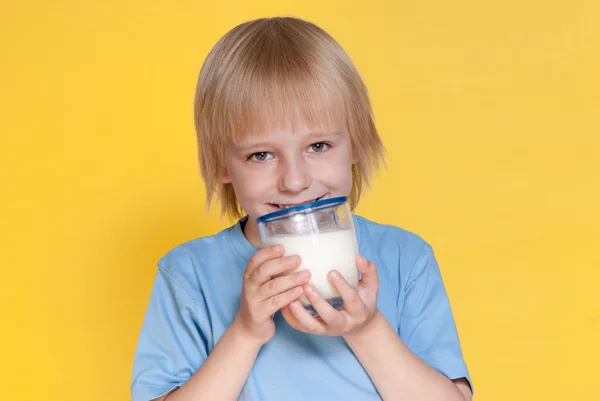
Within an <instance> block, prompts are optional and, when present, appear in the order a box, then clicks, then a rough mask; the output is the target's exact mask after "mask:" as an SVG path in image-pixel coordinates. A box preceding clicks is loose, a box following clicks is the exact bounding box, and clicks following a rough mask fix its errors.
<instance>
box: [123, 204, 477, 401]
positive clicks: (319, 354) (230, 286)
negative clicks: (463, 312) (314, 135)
mask: <svg viewBox="0 0 600 401" xmlns="http://www.w3.org/2000/svg"><path fill="white" fill-rule="evenodd" d="M243 221H244V220H243V219H242V220H240V221H239V222H238V223H237V224H235V225H234V226H232V227H230V228H228V229H225V230H223V231H221V232H220V233H218V234H216V235H213V236H209V237H204V238H199V239H196V240H193V241H190V242H187V243H185V244H182V245H180V246H178V247H176V248H175V249H173V250H171V251H170V252H168V253H167V254H166V255H165V256H164V257H163V258H162V259H161V260H160V261H159V263H158V274H157V276H156V279H155V282H154V286H153V288H152V295H151V298H150V302H149V306H148V309H147V312H146V316H145V319H144V323H143V326H142V330H141V333H140V336H139V342H138V346H137V350H136V353H135V358H134V367H133V382H132V387H131V392H132V397H133V401H148V400H152V399H154V398H157V397H160V396H161V395H163V394H165V393H167V392H168V391H170V390H172V389H173V388H175V387H178V386H182V385H183V384H184V383H185V382H186V381H187V380H188V379H189V378H190V377H191V376H192V375H193V374H194V373H195V372H196V371H197V370H198V369H199V368H200V367H201V366H202V363H203V362H204V361H205V360H206V358H207V357H208V355H209V354H210V352H211V350H212V349H213V348H214V347H215V345H216V344H217V342H218V341H219V339H220V338H221V336H222V335H223V333H224V332H225V330H226V329H227V328H228V327H229V326H230V324H231V323H232V322H233V319H234V317H235V315H236V313H237V311H238V307H239V303H240V295H241V290H242V276H243V273H244V269H245V267H246V264H247V263H248V260H249V259H250V257H251V256H252V255H253V254H254V253H255V252H256V249H255V248H254V247H253V246H252V245H251V244H250V242H248V240H247V239H246V237H245V236H244V234H243V232H242V223H243ZM354 222H355V227H356V233H357V237H358V246H359V253H360V254H361V255H363V256H364V257H366V258H367V259H369V260H371V261H373V262H374V263H375V265H376V266H377V269H378V274H379V281H380V284H379V295H378V301H377V305H378V307H379V310H380V311H381V312H382V314H383V315H384V316H385V317H386V318H387V320H388V321H389V322H390V324H391V325H392V327H395V328H396V329H397V331H398V334H399V335H400V337H401V338H402V340H403V341H404V343H405V344H406V345H407V346H408V347H409V348H410V349H411V350H412V351H413V352H414V353H415V354H416V355H418V356H419V357H420V358H421V359H423V360H424V361H425V362H427V363H428V364H429V365H431V366H432V367H434V368H435V369H437V370H438V371H440V372H441V373H442V374H444V375H445V376H447V377H448V378H450V379H456V378H461V377H465V378H467V380H469V383H470V382H471V380H470V376H469V372H468V370H467V366H466V364H465V362H464V359H463V356H462V352H461V347H460V343H459V339H458V335H457V330H456V327H455V323H454V318H453V316H452V311H451V308H450V303H449V300H448V297H447V294H446V291H445V288H444V285H443V282H442V278H441V275H440V271H439V268H438V265H437V262H436V259H435V257H434V254H433V252H432V249H431V247H430V246H429V245H428V244H427V243H426V242H425V241H423V240H422V239H421V238H420V237H418V236H417V235H415V234H412V233H409V232H407V231H405V230H402V229H400V228H397V227H393V226H388V225H382V224H377V223H374V222H371V221H369V220H367V219H365V218H362V217H359V216H354ZM275 323H276V330H275V335H274V337H273V339H272V340H271V341H269V342H268V343H267V344H265V345H264V346H263V347H262V348H261V350H260V352H259V354H258V357H257V359H256V362H255V364H254V367H253V369H252V371H251V373H250V376H249V377H248V380H247V382H246V385H245V386H244V388H243V391H242V393H241V395H240V398H239V400H241V401H281V400H286V401H296V400H298V401H305V400H315V401H320V400H327V401H337V400H339V401H348V400H361V401H362V400H364V401H370V400H373V401H375V400H378V401H380V400H381V398H380V396H379V394H378V393H377V390H376V388H375V386H374V385H373V383H372V381H371V380H370V378H369V376H368V375H367V373H366V371H365V370H364V368H363V367H362V365H361V364H360V363H359V361H358V360H357V359H356V357H355V356H354V354H353V353H352V351H351V350H350V348H349V347H348V346H347V344H346V342H345V341H344V339H343V338H342V337H328V336H319V335H313V334H306V333H303V332H300V331H297V330H294V329H293V328H291V327H290V326H289V325H288V324H287V322H286V321H285V320H284V319H283V318H282V317H281V314H280V313H277V314H276V315H275Z"/></svg>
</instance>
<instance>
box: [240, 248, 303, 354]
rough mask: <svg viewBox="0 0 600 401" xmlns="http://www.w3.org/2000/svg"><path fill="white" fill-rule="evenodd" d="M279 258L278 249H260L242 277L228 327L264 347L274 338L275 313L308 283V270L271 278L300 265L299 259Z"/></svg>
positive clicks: (281, 252) (279, 251)
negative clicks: (235, 307)
mask: <svg viewBox="0 0 600 401" xmlns="http://www.w3.org/2000/svg"><path fill="white" fill-rule="evenodd" d="M282 255H283V247H282V246H281V245H274V246H272V247H268V248H264V249H260V250H258V251H257V252H256V253H255V254H254V255H253V256H252V258H251V259H250V261H249V262H248V265H247V266H246V271H245V273H244V278H243V282H242V297H241V300H240V308H239V310H238V313H237V315H236V317H235V319H234V321H233V324H232V327H233V328H234V329H238V330H240V332H242V333H244V334H246V335H248V336H249V337H250V338H251V339H252V340H255V341H257V342H258V344H259V345H263V344H265V343H267V342H268V341H269V340H271V338H273V335H274V334H275V323H274V322H273V315H274V314H275V312H277V311H278V310H279V309H281V308H282V307H283V306H285V305H288V304H289V303H290V302H292V301H294V300H296V299H298V297H300V296H301V295H302V294H303V289H302V285H303V284H306V283H307V282H308V280H309V279H310V272H309V271H308V270H303V271H300V272H295V273H292V274H288V275H284V276H281V277H276V278H273V277H274V276H277V275H279V274H281V273H284V272H287V271H289V270H292V269H295V268H296V267H298V266H299V265H300V257H299V256H297V255H293V256H285V257H282Z"/></svg>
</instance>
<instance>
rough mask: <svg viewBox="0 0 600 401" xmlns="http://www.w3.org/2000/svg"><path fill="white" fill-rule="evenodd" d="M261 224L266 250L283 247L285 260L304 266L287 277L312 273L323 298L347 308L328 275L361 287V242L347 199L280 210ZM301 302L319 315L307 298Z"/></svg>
mask: <svg viewBox="0 0 600 401" xmlns="http://www.w3.org/2000/svg"><path fill="white" fill-rule="evenodd" d="M257 224H258V229H259V232H260V238H261V241H262V244H263V246H264V247H268V246H272V245H275V244H280V245H282V246H283V248H284V256H288V255H299V256H300V259H301V264H300V266H298V267H297V268H296V269H294V270H292V271H289V272H286V273H284V274H290V273H293V272H297V271H300V270H305V269H306V270H310V272H311V279H310V283H312V284H313V285H314V286H315V287H316V288H317V290H318V291H319V293H320V294H321V296H323V297H324V298H325V299H326V300H327V301H328V302H329V303H330V304H331V305H332V306H333V307H334V308H336V309H338V310H340V309H342V308H343V300H342V298H341V297H340V294H339V293H338V291H337V290H336V289H335V287H334V286H333V285H332V284H331V282H330V281H329V279H328V278H327V274H328V273H329V271H331V270H333V269H335V270H337V271H339V272H340V273H341V274H342V276H343V277H344V278H345V279H346V281H347V282H348V283H349V284H350V286H352V287H353V288H354V289H356V287H357V286H358V279H359V277H358V276H359V274H358V268H357V266H356V256H357V255H358V242H357V238H356V231H355V229H354V222H353V219H352V213H351V212H350V207H349V205H348V198H347V197H345V196H344V197H337V198H331V199H323V200H319V201H316V202H309V203H304V204H301V205H296V206H292V207H290V208H287V209H282V210H277V211H275V212H272V213H269V214H266V215H264V216H261V217H259V218H258V219H257ZM299 300H300V302H301V303H302V305H303V306H304V307H305V308H306V310H307V311H308V312H310V313H311V315H313V316H317V315H318V314H317V312H316V310H315V309H314V308H313V307H312V305H311V303H310V301H309V300H308V299H307V298H306V297H305V296H304V295H302V296H301V297H300V299H299Z"/></svg>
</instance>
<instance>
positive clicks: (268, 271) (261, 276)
mask: <svg viewBox="0 0 600 401" xmlns="http://www.w3.org/2000/svg"><path fill="white" fill-rule="evenodd" d="M298 266H300V256H298V255H291V256H283V257H281V258H277V259H271V260H267V261H266V262H264V263H263V264H262V265H260V266H259V267H257V268H256V269H254V271H253V272H252V273H251V274H250V276H248V281H249V282H250V283H252V284H253V285H255V286H257V287H259V286H261V285H263V284H264V283H266V282H267V281H269V280H271V279H272V278H273V277H274V276H276V275H278V274H281V273H284V272H286V271H288V270H292V269H295V268H296V267H298Z"/></svg>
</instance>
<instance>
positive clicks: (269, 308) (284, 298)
mask: <svg viewBox="0 0 600 401" xmlns="http://www.w3.org/2000/svg"><path fill="white" fill-rule="evenodd" d="M302 293H303V290H302V287H301V286H298V287H294V288H292V289H289V290H287V291H285V292H282V293H280V294H277V295H274V296H272V297H271V298H268V299H265V300H264V301H262V302H261V303H260V305H261V307H262V308H263V311H264V313H265V316H272V315H273V314H274V313H275V312H277V311H278V310H279V309H281V308H283V307H284V306H286V305H288V304H289V303H290V302H292V301H294V300H296V299H298V298H299V297H300V296H301V295H302Z"/></svg>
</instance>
